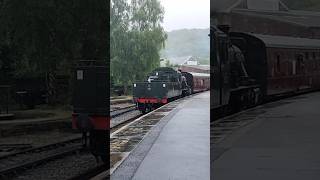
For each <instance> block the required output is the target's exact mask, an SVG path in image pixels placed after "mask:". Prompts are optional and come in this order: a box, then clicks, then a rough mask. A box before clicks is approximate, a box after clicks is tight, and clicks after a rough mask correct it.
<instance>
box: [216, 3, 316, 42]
mask: <svg viewBox="0 0 320 180" xmlns="http://www.w3.org/2000/svg"><path fill="white" fill-rule="evenodd" d="M211 6H212V7H211V8H212V9H213V11H212V12H211V17H214V18H213V19H211V21H212V22H211V23H214V24H223V25H230V26H231V31H240V32H251V33H257V34H268V35H279V36H294V37H302V38H315V39H320V21H319V19H320V12H310V11H296V10H291V9H289V8H288V7H287V6H286V5H285V4H284V3H283V2H282V1H281V0H259V1H257V0H223V1H222V0H213V2H212V3H211Z"/></svg>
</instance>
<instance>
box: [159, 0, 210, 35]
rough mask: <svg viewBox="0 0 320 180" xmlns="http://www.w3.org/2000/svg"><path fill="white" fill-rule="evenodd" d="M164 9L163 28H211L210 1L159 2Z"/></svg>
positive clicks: (162, 0)
mask: <svg viewBox="0 0 320 180" xmlns="http://www.w3.org/2000/svg"><path fill="white" fill-rule="evenodd" d="M159 1H160V2H161V4H162V6H163V7H164V10H165V15H164V20H163V21H164V22H163V26H164V29H165V30H166V31H172V30H176V29H184V28H187V29H191V28H209V26H210V0H159Z"/></svg>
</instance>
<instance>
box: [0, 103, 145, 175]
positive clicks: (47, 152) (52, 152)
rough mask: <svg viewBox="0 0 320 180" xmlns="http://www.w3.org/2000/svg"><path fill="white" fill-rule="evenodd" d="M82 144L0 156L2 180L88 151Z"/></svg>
mask: <svg viewBox="0 0 320 180" xmlns="http://www.w3.org/2000/svg"><path fill="white" fill-rule="evenodd" d="M135 110H136V109H135V106H134V105H132V106H127V107H124V108H119V109H116V110H113V111H111V112H110V114H111V118H119V117H121V116H125V115H126V114H128V113H130V112H132V111H135ZM137 117H139V115H138V116H134V117H130V118H124V120H123V121H122V122H121V123H118V124H116V125H114V126H113V127H111V129H118V128H120V127H122V126H123V125H125V124H127V123H128V122H131V121H133V120H134V119H135V118H137ZM81 142H82V139H81V137H79V138H74V139H71V140H67V141H62V142H58V143H53V144H49V145H45V146H41V147H36V148H30V149H27V150H22V151H19V152H15V153H10V154H7V155H4V156H0V179H10V177H13V176H15V175H17V174H19V173H21V172H23V171H26V170H29V169H32V168H35V167H38V166H41V165H43V164H46V163H48V162H49V161H53V160H56V159H61V158H64V157H66V156H68V155H72V154H75V153H79V152H83V151H86V148H84V147H83V146H82V143H81ZM105 170H106V168H105V166H103V165H98V166H97V167H94V168H92V169H90V170H89V171H88V172H85V173H83V174H81V175H80V176H75V177H73V178H71V179H81V178H83V177H93V176H95V175H96V174H99V173H101V172H103V171H105Z"/></svg>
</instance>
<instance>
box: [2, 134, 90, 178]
mask: <svg viewBox="0 0 320 180" xmlns="http://www.w3.org/2000/svg"><path fill="white" fill-rule="evenodd" d="M80 142H81V138H74V139H71V140H67V141H63V142H59V143H53V144H49V145H45V146H41V147H36V148H32V149H29V150H24V151H20V152H16V153H11V154H8V155H4V156H1V157H0V177H1V178H3V179H5V178H8V177H11V176H13V175H15V174H17V173H18V172H21V171H25V170H26V169H30V168H33V167H35V166H38V165H40V164H43V163H47V162H48V161H51V160H54V159H57V158H61V157H63V156H66V155H68V154H71V153H76V152H79V151H82V150H84V147H83V146H81V144H80Z"/></svg>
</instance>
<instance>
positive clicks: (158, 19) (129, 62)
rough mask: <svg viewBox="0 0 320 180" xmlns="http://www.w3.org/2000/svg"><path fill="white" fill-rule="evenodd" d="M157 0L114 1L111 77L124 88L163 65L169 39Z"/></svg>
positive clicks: (162, 11)
mask: <svg viewBox="0 0 320 180" xmlns="http://www.w3.org/2000/svg"><path fill="white" fill-rule="evenodd" d="M163 14H164V10H163V8H162V7H161V5H160V2H159V1H158V0H132V1H131V3H130V4H129V3H127V1H125V0H120V1H118V0H112V1H111V22H110V27H111V34H110V37H111V41H110V44H111V48H110V50H111V75H112V77H113V78H114V80H115V82H116V83H117V84H122V85H124V86H125V87H126V86H128V85H131V84H132V83H133V82H134V81H136V80H142V79H143V78H144V77H145V76H146V75H147V73H148V72H150V71H151V70H152V69H154V68H155V67H158V66H159V65H160V55H159V51H160V50H161V49H162V48H163V47H164V43H165V40H166V38H167V35H166V33H165V32H164V30H163V28H162V26H161V23H162V21H163Z"/></svg>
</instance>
